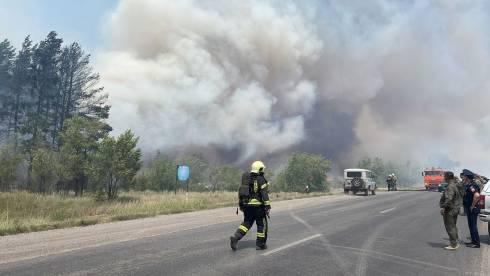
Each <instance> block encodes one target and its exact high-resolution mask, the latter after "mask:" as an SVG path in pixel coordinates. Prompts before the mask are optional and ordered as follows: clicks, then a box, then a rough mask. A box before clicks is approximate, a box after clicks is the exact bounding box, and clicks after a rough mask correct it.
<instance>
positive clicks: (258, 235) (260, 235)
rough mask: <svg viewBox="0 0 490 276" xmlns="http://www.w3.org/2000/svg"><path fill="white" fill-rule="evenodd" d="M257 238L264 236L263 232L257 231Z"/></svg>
mask: <svg viewBox="0 0 490 276" xmlns="http://www.w3.org/2000/svg"><path fill="white" fill-rule="evenodd" d="M257 238H265V233H260V232H257Z"/></svg>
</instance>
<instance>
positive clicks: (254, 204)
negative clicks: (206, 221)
mask: <svg viewBox="0 0 490 276" xmlns="http://www.w3.org/2000/svg"><path fill="white" fill-rule="evenodd" d="M264 170H265V165H264V163H263V162H262V161H255V162H253V163H252V168H251V171H250V173H244V174H243V176H242V184H241V185H240V188H239V190H238V198H239V207H240V210H241V211H242V212H243V216H244V219H243V222H242V224H240V226H239V227H238V229H237V230H236V232H235V234H234V235H233V236H231V237H230V246H231V249H233V250H236V249H237V244H238V241H239V240H241V239H242V238H243V237H244V236H245V235H246V234H247V233H248V232H249V231H250V229H251V228H252V226H253V224H254V222H255V223H257V241H256V247H255V248H256V249H257V250H264V249H266V248H267V245H266V242H267V230H268V229H267V228H268V223H267V216H268V215H269V212H270V209H271V204H270V201H269V193H268V191H269V183H268V182H267V180H266V179H265V177H264Z"/></svg>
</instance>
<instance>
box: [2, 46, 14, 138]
mask: <svg viewBox="0 0 490 276" xmlns="http://www.w3.org/2000/svg"><path fill="white" fill-rule="evenodd" d="M14 58H15V49H14V47H13V46H12V45H11V43H10V41H8V40H7V39H5V40H3V41H2V42H0V134H3V135H2V136H7V137H8V135H9V127H10V123H11V122H10V120H9V119H10V116H9V114H10V103H11V101H12V99H11V97H10V96H11V93H10V90H11V83H12V68H13V63H14Z"/></svg>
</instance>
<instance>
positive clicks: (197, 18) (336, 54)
mask: <svg viewBox="0 0 490 276" xmlns="http://www.w3.org/2000/svg"><path fill="white" fill-rule="evenodd" d="M489 3H490V2H485V1H466V0H461V1H457V0H455V1H444V0H440V1H409V0H407V1H388V0H386V1H382V0H378V1H361V0H359V1H253V0H251V1H239V0H226V1H225V0H221V1H220V0H214V1H191V0H183V1H161V0H122V1H121V3H120V4H119V6H118V7H117V9H116V10H115V11H114V12H113V14H112V17H111V19H110V22H108V26H107V34H108V36H109V37H110V39H109V45H108V46H107V49H106V50H104V51H103V52H101V53H100V54H99V56H98V62H99V69H100V70H101V73H102V76H103V77H104V83H105V85H106V87H107V91H109V92H110V101H111V104H112V106H113V108H112V114H111V124H112V125H113V126H114V127H115V128H116V130H118V131H121V130H124V129H126V128H132V129H133V130H134V131H135V132H136V133H137V135H139V136H141V143H140V145H141V147H142V148H143V149H145V150H147V151H150V150H155V149H161V150H164V151H173V150H175V149H183V148H188V147H192V148H202V149H207V150H209V149H214V150H215V151H218V152H222V153H223V154H225V155H230V154H231V155H233V157H232V158H230V156H227V158H228V160H233V161H235V162H238V163H240V162H242V161H245V160H249V159H251V158H259V157H260V158H261V157H266V156H280V155H281V154H283V153H287V152H290V151H293V150H307V151H310V152H316V153H322V154H326V155H327V156H329V157H331V158H334V159H335V161H337V162H338V163H340V164H345V165H346V166H348V165H349V164H351V163H353V162H355V161H356V159H358V158H359V157H362V156H365V155H369V156H374V155H376V156H381V157H384V158H387V159H395V160H413V161H417V162H421V163H428V162H429V161H430V162H433V163H434V162H438V160H442V161H441V162H449V163H451V162H453V164H462V165H464V166H468V167H472V168H474V169H475V170H484V169H485V165H484V164H486V163H487V162H488V161H489V160H490V158H489V157H487V153H488V149H489V148H490V142H488V141H489V139H488V137H490V112H488V108H489V107H488V106H487V105H488V104H490V93H488V91H489V89H490V78H488V76H489V73H490V28H489V27H488V26H490V4H489ZM435 165H438V164H435Z"/></svg>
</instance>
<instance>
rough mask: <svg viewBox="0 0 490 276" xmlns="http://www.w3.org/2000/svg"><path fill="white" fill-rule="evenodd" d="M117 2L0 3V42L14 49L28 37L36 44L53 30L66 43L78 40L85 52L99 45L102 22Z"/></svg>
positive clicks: (9, 0)
mask: <svg viewBox="0 0 490 276" xmlns="http://www.w3.org/2000/svg"><path fill="white" fill-rule="evenodd" d="M117 2H118V1H117V0H83V1H80V0H78V1H66V0H42V1H38V0H15V1H13V0H0V39H2V40H3V39H4V38H8V39H9V40H11V41H12V42H13V43H14V44H15V46H16V47H20V43H21V42H22V40H23V39H24V37H25V36H26V35H28V34H30V35H31V36H32V38H33V40H34V41H36V42H37V41H39V40H41V39H42V38H43V37H45V36H46V35H47V34H48V33H49V32H50V31H52V30H55V31H57V32H58V33H59V34H60V36H61V37H62V38H63V39H65V41H67V42H71V41H75V40H76V41H79V42H80V43H81V44H82V45H83V46H84V47H85V48H87V49H95V48H97V47H99V46H100V45H102V44H103V40H102V34H103V26H104V22H106V21H107V17H108V14H109V13H110V11H111V10H112V9H113V8H114V7H115V6H116V5H117Z"/></svg>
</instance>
